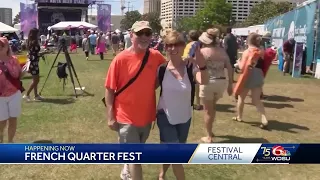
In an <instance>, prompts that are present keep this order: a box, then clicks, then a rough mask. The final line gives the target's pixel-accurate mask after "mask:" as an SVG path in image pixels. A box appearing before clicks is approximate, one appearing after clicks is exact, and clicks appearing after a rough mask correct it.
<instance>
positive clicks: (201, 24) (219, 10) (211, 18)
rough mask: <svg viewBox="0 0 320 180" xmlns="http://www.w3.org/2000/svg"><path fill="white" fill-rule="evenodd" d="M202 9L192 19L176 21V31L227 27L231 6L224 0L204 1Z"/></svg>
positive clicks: (230, 17)
mask: <svg viewBox="0 0 320 180" xmlns="http://www.w3.org/2000/svg"><path fill="white" fill-rule="evenodd" d="M203 3H204V7H203V8H202V9H199V10H198V11H197V13H196V15H195V16H194V17H187V18H183V19H181V20H178V23H177V24H178V27H177V29H183V30H190V29H197V30H205V29H207V28H209V27H213V26H217V25H219V26H227V25H230V21H231V20H232V15H231V13H232V5H231V4H229V3H227V2H226V1H225V0H204V1H203Z"/></svg>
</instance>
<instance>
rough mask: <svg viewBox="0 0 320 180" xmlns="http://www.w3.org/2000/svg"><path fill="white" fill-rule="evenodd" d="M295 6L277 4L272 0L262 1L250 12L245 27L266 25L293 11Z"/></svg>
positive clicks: (244, 23)
mask: <svg viewBox="0 0 320 180" xmlns="http://www.w3.org/2000/svg"><path fill="white" fill-rule="evenodd" d="M293 8H294V6H293V5H292V4H291V3H290V2H280V3H276V2H273V1H271V0H266V1H262V2H260V3H259V4H257V5H255V6H254V7H253V8H252V9H251V12H250V15H249V16H248V18H247V20H246V21H244V22H243V25H245V26H252V25H257V24H264V23H265V21H267V20H268V19H271V18H273V17H276V16H278V15H280V14H283V13H286V12H288V11H290V10H292V9H293Z"/></svg>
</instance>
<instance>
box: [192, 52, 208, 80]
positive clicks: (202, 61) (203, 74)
mask: <svg viewBox="0 0 320 180" xmlns="http://www.w3.org/2000/svg"><path fill="white" fill-rule="evenodd" d="M195 62H196V65H197V66H198V70H196V71H195V79H196V81H197V82H198V83H199V84H201V85H204V84H208V83H209V74H208V70H207V69H206V68H207V67H206V58H205V54H204V51H203V49H198V50H196V52H195ZM202 68H204V69H202Z"/></svg>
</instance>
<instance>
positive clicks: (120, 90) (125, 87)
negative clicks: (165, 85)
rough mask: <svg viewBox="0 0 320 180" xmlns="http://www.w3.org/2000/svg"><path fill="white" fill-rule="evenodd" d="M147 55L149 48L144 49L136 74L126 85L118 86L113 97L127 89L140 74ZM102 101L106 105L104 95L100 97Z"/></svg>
mask: <svg viewBox="0 0 320 180" xmlns="http://www.w3.org/2000/svg"><path fill="white" fill-rule="evenodd" d="M149 55H150V50H149V49H147V51H146V53H145V55H144V57H143V59H142V63H141V66H140V69H139V70H138V72H137V74H136V75H135V76H134V77H133V78H131V79H130V80H129V81H128V82H127V84H126V85H124V86H123V87H122V88H120V89H119V90H118V91H116V92H115V93H114V97H117V96H119V94H120V93H121V92H123V91H124V90H125V89H127V88H128V87H129V86H130V85H131V84H132V83H134V81H135V80H136V79H137V78H138V76H139V75H140V73H141V72H142V70H143V69H144V67H145V66H146V64H147V62H148V59H149ZM102 102H103V104H104V105H105V106H106V99H105V97H104V98H102Z"/></svg>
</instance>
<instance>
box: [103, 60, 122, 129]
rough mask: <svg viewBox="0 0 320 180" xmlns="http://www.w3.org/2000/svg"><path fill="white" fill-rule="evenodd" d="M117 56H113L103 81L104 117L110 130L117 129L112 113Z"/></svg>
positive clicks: (116, 74)
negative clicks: (104, 89) (104, 90)
mask: <svg viewBox="0 0 320 180" xmlns="http://www.w3.org/2000/svg"><path fill="white" fill-rule="evenodd" d="M117 64H118V63H117V57H115V58H114V59H113V61H112V63H111V64H110V67H109V70H108V73H107V77H106V82H105V88H106V92H105V103H106V115H107V116H106V117H107V123H108V126H109V128H110V129H111V130H115V131H116V130H118V123H117V122H116V118H115V115H114V113H113V112H114V100H115V96H114V93H115V89H117V80H118V68H120V67H119V66H118V65H117Z"/></svg>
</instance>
